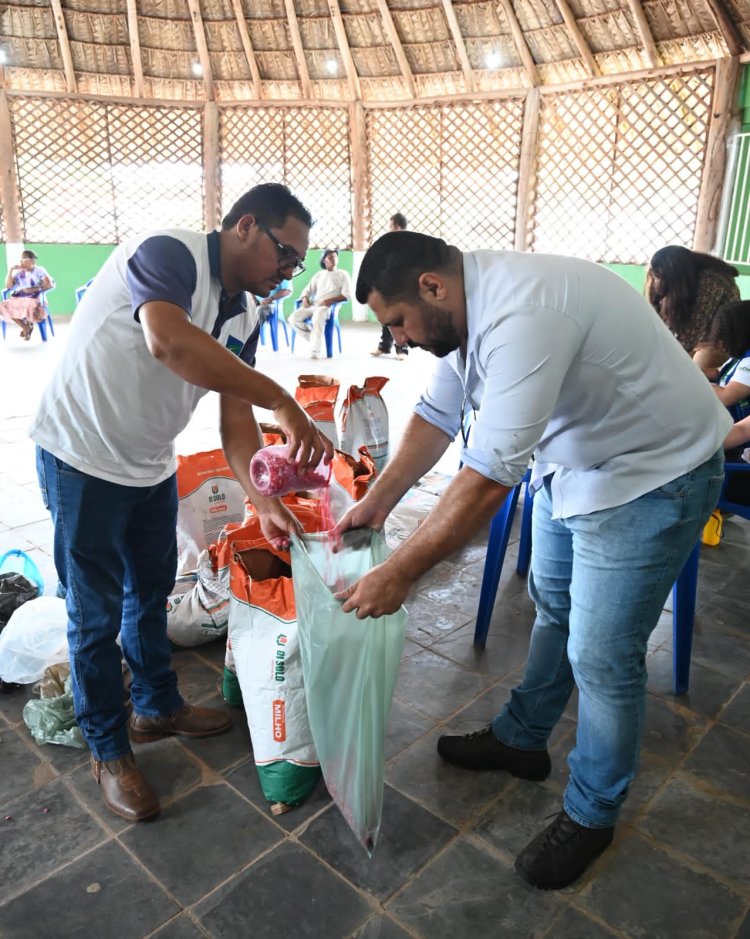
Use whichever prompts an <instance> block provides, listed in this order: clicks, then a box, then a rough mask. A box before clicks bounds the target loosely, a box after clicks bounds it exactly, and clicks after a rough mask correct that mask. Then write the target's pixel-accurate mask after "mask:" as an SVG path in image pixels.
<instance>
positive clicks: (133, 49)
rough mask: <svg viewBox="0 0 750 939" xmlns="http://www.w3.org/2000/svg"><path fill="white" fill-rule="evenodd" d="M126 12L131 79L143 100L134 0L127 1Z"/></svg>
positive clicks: (141, 68) (141, 66)
mask: <svg viewBox="0 0 750 939" xmlns="http://www.w3.org/2000/svg"><path fill="white" fill-rule="evenodd" d="M127 10H128V37H129V38H130V61H131V63H132V65H133V79H134V81H135V93H136V96H137V97H139V98H144V97H145V94H144V81H143V62H142V61H141V39H140V36H139V35H138V10H137V9H136V6H135V0H127Z"/></svg>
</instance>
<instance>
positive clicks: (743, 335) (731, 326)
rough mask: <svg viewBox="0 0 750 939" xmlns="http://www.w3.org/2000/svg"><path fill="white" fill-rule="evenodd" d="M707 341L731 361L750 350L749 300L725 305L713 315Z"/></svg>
mask: <svg viewBox="0 0 750 939" xmlns="http://www.w3.org/2000/svg"><path fill="white" fill-rule="evenodd" d="M708 341H709V342H710V343H711V345H712V346H716V347H717V348H719V349H721V351H722V352H725V353H726V354H727V355H728V356H729V357H730V358H731V359H739V358H740V357H741V356H743V355H744V354H745V353H746V352H747V351H748V349H750V300H735V301H734V302H732V303H726V304H724V306H722V307H719V309H718V310H717V311H716V313H715V314H714V318H713V319H712V320H711V331H710V333H709V339H708Z"/></svg>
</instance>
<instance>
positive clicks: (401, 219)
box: [389, 212, 409, 231]
mask: <svg viewBox="0 0 750 939" xmlns="http://www.w3.org/2000/svg"><path fill="white" fill-rule="evenodd" d="M389 221H390V222H391V224H392V225H396V226H397V227H398V228H400V229H401V231H406V229H407V228H408V227H409V223H408V222H407V221H406V216H405V215H404V214H403V213H402V212H396V213H395V215H392V216H391V217H390V219H389Z"/></svg>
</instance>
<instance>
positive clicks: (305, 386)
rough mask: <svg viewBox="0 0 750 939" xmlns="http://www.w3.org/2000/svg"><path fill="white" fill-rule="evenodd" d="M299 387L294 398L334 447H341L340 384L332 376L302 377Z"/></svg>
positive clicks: (299, 380)
mask: <svg viewBox="0 0 750 939" xmlns="http://www.w3.org/2000/svg"><path fill="white" fill-rule="evenodd" d="M297 380H298V382H299V385H298V386H297V388H296V390H295V392H294V398H295V400H296V401H297V403H298V404H300V405H301V406H302V408H303V409H304V411H305V412H306V413H307V414H308V415H309V416H310V417H311V418H312V419H313V420H314V421H315V423H316V424H317V425H318V428H319V430H320V432H321V433H322V434H325V436H326V437H328V439H329V440H330V441H331V443H332V444H333V445H334V447H338V445H339V434H338V429H337V427H336V399H337V398H338V396H339V383H338V380H337V379H335V378H331V377H330V375H300V376H299V377H298V379H297Z"/></svg>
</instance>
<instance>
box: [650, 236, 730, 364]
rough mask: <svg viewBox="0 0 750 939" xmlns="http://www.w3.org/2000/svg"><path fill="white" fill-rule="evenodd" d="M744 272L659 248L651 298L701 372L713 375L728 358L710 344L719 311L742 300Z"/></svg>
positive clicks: (718, 261)
mask: <svg viewBox="0 0 750 939" xmlns="http://www.w3.org/2000/svg"><path fill="white" fill-rule="evenodd" d="M738 274H739V271H738V270H737V268H736V267H732V265H731V264H727V263H726V261H722V260H721V258H715V257H713V255H710V254H702V253H701V252H699V251H691V250H690V249H689V248H682V247H680V246H678V245H668V246H667V247H666V248H660V249H659V250H658V251H657V252H656V254H654V256H653V257H652V258H651V264H650V265H649V269H648V274H647V275H646V297H647V298H648V301H649V303H650V304H651V306H652V307H653V308H654V309H655V310H656V312H657V313H658V314H659V316H660V317H661V318H662V319H663V320H664V322H665V323H666V324H667V326H668V327H669V328H670V329H671V331H672V332H673V333H674V335H675V337H676V338H677V339H678V341H679V342H680V344H681V345H682V347H683V348H684V349H685V351H686V352H687V354H688V355H689V356H691V357H692V359H693V361H694V362H695V363H696V365H698V367H699V368H700V369H701V370H702V371H704V372H707V373H708V372H709V371H710V370H712V369H716V368H717V367H718V366H719V365H721V364H722V362H723V361H724V359H725V358H726V356H725V355H724V354H723V353H722V352H721V351H719V350H718V349H716V348H714V347H713V346H712V345H711V343H710V341H709V338H708V337H709V333H710V330H711V321H712V320H713V318H714V314H715V313H716V311H717V310H718V309H720V308H721V307H722V306H724V305H725V304H726V303H731V302H732V301H734V300H739V299H740V292H739V289H738V287H737V284H736V282H735V278H736V277H737V276H738Z"/></svg>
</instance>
